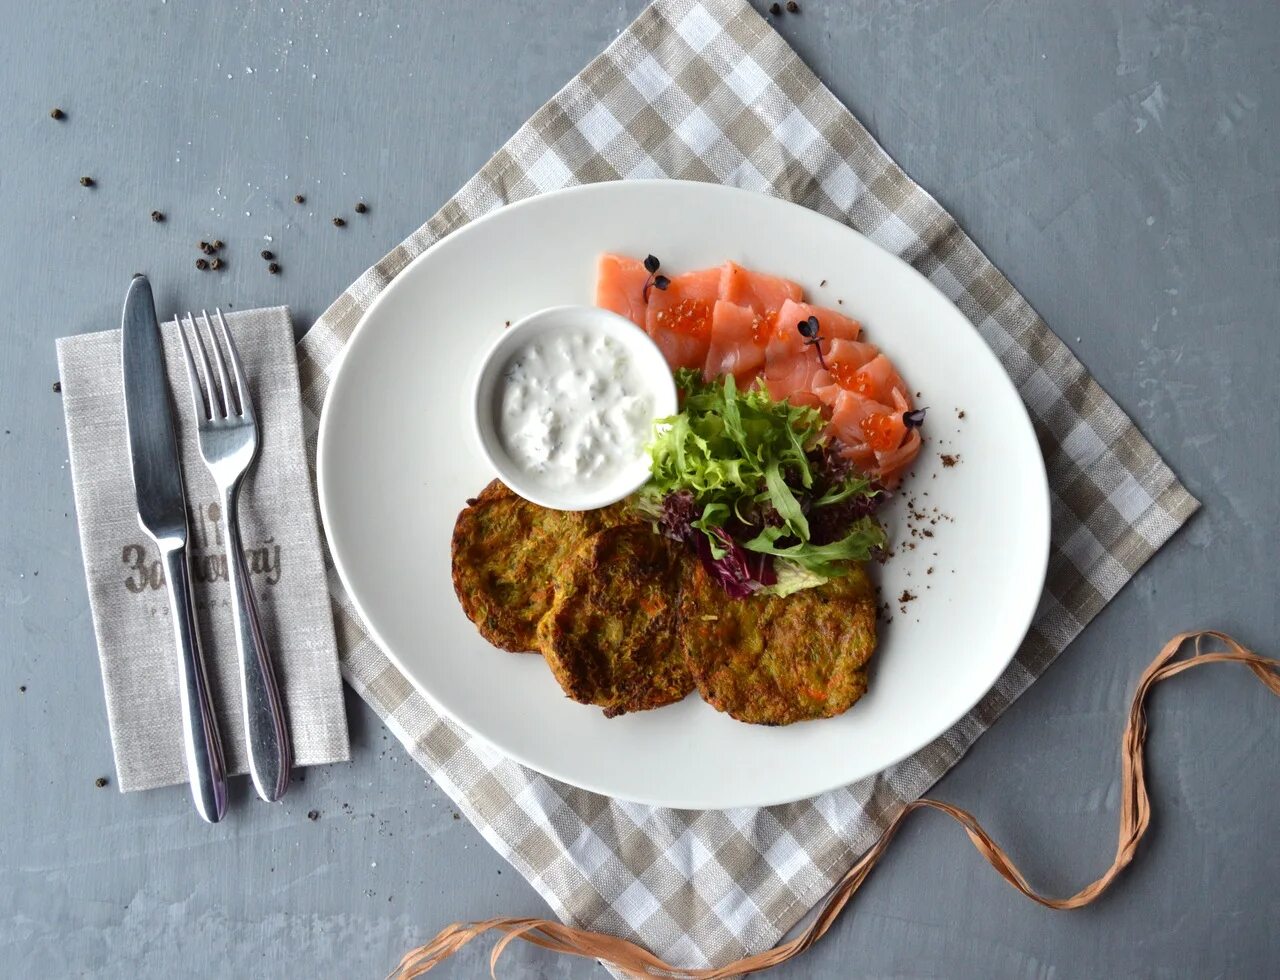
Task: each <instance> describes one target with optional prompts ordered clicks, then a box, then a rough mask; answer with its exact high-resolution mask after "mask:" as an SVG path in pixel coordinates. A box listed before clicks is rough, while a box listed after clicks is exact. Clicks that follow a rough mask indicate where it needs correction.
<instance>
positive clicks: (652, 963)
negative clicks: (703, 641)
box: [392, 630, 1280, 980]
mask: <svg viewBox="0 0 1280 980" xmlns="http://www.w3.org/2000/svg"><path fill="white" fill-rule="evenodd" d="M1206 639H1213V640H1217V641H1218V642H1219V643H1221V644H1222V646H1223V647H1225V649H1214V650H1205V649H1204V648H1203V644H1204V641H1205V640H1206ZM1188 644H1194V651H1195V652H1194V653H1193V654H1192V656H1190V657H1188V658H1187V659H1185V660H1177V659H1175V658H1176V657H1177V655H1178V653H1179V651H1181V650H1182V649H1183V648H1184V646H1186V645H1188ZM1213 663H1237V664H1244V665H1246V666H1247V667H1248V668H1249V669H1250V670H1251V671H1253V673H1254V674H1255V675H1256V676H1257V678H1258V680H1260V681H1262V683H1263V684H1265V685H1266V686H1267V687H1268V688H1269V689H1270V690H1271V693H1273V694H1275V695H1277V696H1280V660H1275V659H1272V658H1270V657H1262V656H1259V655H1258V654H1256V653H1254V652H1252V651H1251V650H1249V649H1247V648H1246V647H1244V646H1242V645H1241V644H1240V643H1237V642H1236V641H1235V640H1234V639H1232V638H1231V637H1230V636H1228V635H1227V634H1225V633H1219V632H1217V631H1216V630H1202V631H1198V632H1191V633H1180V634H1178V635H1177V636H1175V637H1174V638H1173V639H1171V640H1170V641H1169V642H1168V643H1166V644H1165V646H1164V649H1162V650H1161V651H1160V653H1159V655H1158V656H1157V657H1156V658H1155V660H1154V661H1152V663H1151V665H1150V666H1149V667H1148V668H1147V669H1146V670H1145V671H1144V672H1143V674H1142V678H1141V679H1140V680H1139V681H1138V687H1137V689H1136V690H1135V691H1134V692H1133V700H1132V701H1131V702H1130V704H1129V720H1128V723H1127V724H1126V725H1125V728H1124V737H1123V739H1122V741H1121V749H1120V753H1121V776H1120V781H1121V785H1122V787H1123V793H1124V798H1123V800H1122V801H1121V805H1120V835H1119V841H1118V843H1117V845H1116V856H1115V860H1113V861H1112V862H1111V866H1110V867H1109V868H1107V870H1106V871H1104V872H1103V873H1102V875H1101V876H1099V877H1098V879H1097V880H1096V881H1094V882H1093V883H1092V884H1089V885H1086V886H1085V887H1084V888H1082V889H1080V891H1078V892H1076V893H1075V894H1074V895H1072V896H1070V897H1068V898H1048V897H1046V896H1044V895H1041V894H1040V893H1038V892H1036V891H1035V890H1034V889H1033V888H1032V887H1031V885H1030V884H1028V883H1027V879H1026V878H1025V877H1024V876H1023V874H1022V872H1021V871H1019V870H1018V869H1017V868H1016V867H1014V864H1013V862H1012V861H1011V860H1010V859H1009V856H1008V855H1007V854H1006V853H1005V852H1004V850H1003V849H1002V848H1001V847H1000V845H999V844H997V843H996V842H995V841H994V840H992V839H991V836H990V835H989V834H988V833H987V832H986V831H985V830H983V829H982V826H981V825H980V824H979V823H978V821H977V820H976V819H975V818H974V816H973V815H972V814H971V813H969V812H968V811H966V810H962V809H960V808H959V807H957V806H952V805H951V804H950V803H943V802H941V801H939V800H925V799H921V800H915V801H913V802H911V803H908V804H907V805H906V806H905V807H903V808H902V810H901V812H899V813H898V815H897V816H896V817H895V818H894V820H893V822H892V823H891V824H890V825H889V826H888V827H887V828H886V829H885V832H884V833H883V834H881V835H880V839H879V840H877V841H876V842H875V844H873V845H872V846H871V848H870V850H868V851H867V852H866V853H865V854H864V855H863V856H862V857H861V858H859V860H858V862H857V863H856V864H855V865H854V866H853V867H852V868H850V869H849V870H848V871H847V872H846V873H845V875H844V877H843V878H841V879H840V882H839V883H838V884H837V885H836V887H835V888H834V889H833V890H832V892H831V895H830V897H829V898H828V899H827V902H826V904H825V905H824V906H823V908H822V911H820V912H819V913H818V915H817V917H816V918H815V919H814V920H813V922H812V923H810V925H809V926H808V927H807V928H806V929H805V930H804V932H803V933H801V934H800V935H799V936H797V937H796V938H795V939H792V940H790V941H789V942H785V943H782V944H780V945H778V946H775V947H774V948H773V949H769V950H765V951H764V952H763V953H756V954H755V955H753V956H746V957H743V958H742V959H740V960H735V961H734V962H733V963H728V964H726V965H724V966H721V967H713V968H709V969H696V970H690V969H682V968H680V967H674V966H671V965H669V964H667V963H664V962H663V961H662V960H661V959H659V958H658V957H657V956H654V955H653V954H652V953H650V952H649V951H648V950H646V949H644V948H643V947H640V946H637V945H636V944H635V943H632V942H629V941H627V940H625V939H619V938H618V937H616V936H607V935H605V934H603V933H599V932H591V931H589V930H586V929H575V928H573V927H572V926H566V925H564V924H563V923H561V922H556V921H555V920H552V919H530V918H497V919H485V920H484V921H481V922H469V923H454V924H453V925H451V926H448V927H447V928H445V929H443V930H441V932H440V933H439V934H438V935H437V936H436V937H435V938H434V939H433V940H431V942H429V943H427V944H426V945H425V946H419V947H418V948H417V949H414V950H410V951H409V952H408V953H406V954H405V956H404V958H403V959H402V960H401V961H400V965H399V966H398V967H397V968H396V970H395V971H394V972H393V973H392V977H394V978H396V980H408V978H410V977H417V976H421V975H422V974H424V973H426V972H428V971H429V970H431V969H433V968H434V967H436V966H438V965H439V964H440V963H442V962H444V961H445V960H447V959H448V958H449V957H450V956H452V955H453V954H454V953H456V952H457V951H458V950H459V949H461V948H462V947H463V946H465V945H466V944H467V943H469V942H470V941H471V940H473V939H475V938H476V937H477V936H479V935H481V934H482V933H485V932H489V931H494V932H500V933H503V937H502V939H500V940H499V941H498V943H497V944H496V945H495V946H494V948H493V953H492V954H491V955H490V957H489V971H490V974H491V975H492V976H494V977H496V976H497V973H496V970H497V965H498V959H499V957H501V956H502V953H503V951H504V950H505V949H506V948H507V946H508V945H510V944H511V943H512V942H514V941H515V940H517V939H522V940H524V941H525V942H528V943H532V944H533V945H535V946H541V947H542V948H543V949H549V950H553V951H555V952H557V953H567V954H569V955H571V956H584V957H590V958H592V959H598V960H602V961H604V962H605V963H608V964H609V965H610V966H613V967H615V968H616V969H618V970H619V971H621V972H622V973H624V974H625V975H627V976H629V977H669V978H674V980H728V978H730V977H737V976H743V975H745V974H749V973H759V972H760V971H762V970H767V969H769V968H770V967H773V966H777V965H778V964H779V963H785V962H786V961H787V960H789V959H791V958H792V957H794V956H798V955H799V954H801V953H803V952H804V951H805V950H807V949H808V948H809V947H810V946H812V945H813V944H814V943H816V942H817V941H818V940H819V939H821V938H822V936H823V935H824V934H825V933H826V931H827V930H828V929H830V928H831V926H832V925H833V924H834V923H835V921H836V919H837V918H839V916H840V913H841V911H843V909H844V907H845V905H846V904H848V902H849V899H851V898H852V897H853V896H854V894H855V893H856V892H857V891H858V889H859V888H861V887H862V883H863V882H864V881H866V879H867V876H868V875H869V874H870V873H871V870H872V869H873V868H874V867H875V866H876V864H877V863H878V862H879V860H880V858H881V857H882V856H883V855H884V852H885V849H886V848H888V846H889V842H890V841H892V840H893V838H894V835H895V834H897V832H898V830H899V828H901V826H902V823H903V821H904V820H906V818H907V817H908V816H909V815H910V814H911V813H912V812H914V811H915V810H920V809H924V808H928V809H931V810H941V811H942V812H943V813H945V814H947V815H948V816H950V817H952V818H953V819H954V820H955V821H956V822H957V823H959V824H960V826H962V827H963V828H964V831H965V833H966V834H968V835H969V840H970V841H972V842H973V846H974V847H976V848H977V849H978V852H979V853H980V854H981V855H982V856H983V857H984V858H986V859H987V862H988V863H989V864H990V865H991V866H992V867H993V868H995V869H996V871H997V872H998V873H999V874H1000V877H1002V878H1004V879H1005V881H1007V882H1009V884H1010V885H1012V886H1013V887H1014V888H1016V889H1017V890H1018V891H1020V892H1022V894H1023V895H1025V896H1027V898H1029V899H1031V900H1032V901H1033V902H1037V903H1038V904H1040V905H1043V906H1045V907H1046V908H1051V909H1076V908H1080V907H1081V906H1084V905H1088V904H1089V903H1090V902H1092V901H1093V900H1094V899H1096V898H1097V897H1098V896H1099V895H1101V894H1102V893H1103V892H1105V891H1106V890H1107V888H1109V887H1110V886H1111V883H1112V882H1113V881H1115V879H1116V877H1117V876H1118V875H1119V874H1120V872H1121V871H1123V870H1124V869H1125V867H1126V866H1128V864H1129V862H1130V861H1132V860H1133V856H1134V852H1135V851H1136V850H1137V847H1138V842H1139V841H1141V840H1142V837H1143V835H1144V834H1145V833H1146V832H1147V827H1148V826H1149V825H1150V823H1151V798H1150V796H1149V795H1148V793H1147V778H1146V769H1145V765H1144V759H1143V746H1144V744H1145V743H1146V739H1147V713H1146V701H1147V696H1148V694H1150V692H1151V689H1152V688H1153V687H1155V685H1157V684H1159V683H1160V682H1161V681H1163V680H1167V679H1168V678H1170V677H1174V676H1176V675H1178V674H1181V673H1182V672H1183V671H1184V670H1190V669H1191V668H1192V667H1200V666H1203V665H1204V664H1213Z"/></svg>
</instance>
